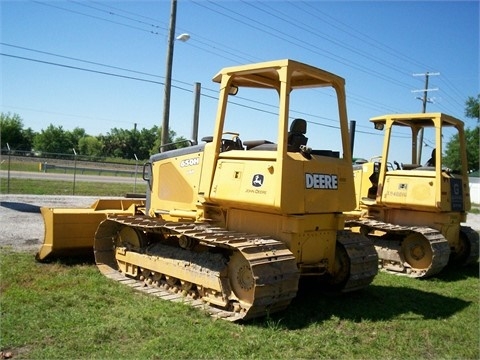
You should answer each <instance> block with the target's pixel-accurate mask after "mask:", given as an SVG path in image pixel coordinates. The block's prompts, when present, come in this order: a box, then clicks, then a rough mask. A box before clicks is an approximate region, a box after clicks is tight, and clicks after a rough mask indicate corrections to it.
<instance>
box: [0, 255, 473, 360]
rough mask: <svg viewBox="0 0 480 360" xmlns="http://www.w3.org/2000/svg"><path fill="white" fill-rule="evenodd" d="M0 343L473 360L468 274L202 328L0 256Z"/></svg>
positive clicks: (115, 353) (194, 317)
mask: <svg viewBox="0 0 480 360" xmlns="http://www.w3.org/2000/svg"><path fill="white" fill-rule="evenodd" d="M1 250H2V251H1V252H0V264H1V268H0V269H1V272H0V274H1V294H0V305H1V313H2V318H1V327H0V333H1V337H0V338H1V340H0V341H1V344H0V348H1V350H2V351H4V352H12V353H13V355H14V359H53V358H55V359H86V358H88V359H183V358H194V359H292V358H326V359H332V358H359V359H370V358H372V359H478V358H479V357H480V353H479V273H478V272H479V271H478V264H476V265H474V266H470V267H466V268H460V269H447V270H445V271H444V272H443V273H442V274H440V275H439V276H438V277H436V278H433V279H427V280H414V279H409V278H405V277H397V276H393V275H388V274H384V273H380V274H379V275H378V276H377V277H376V278H375V280H374V282H373V284H372V285H371V286H369V287H368V288H367V289H365V290H363V291H360V292H357V293H353V294H347V295H343V296H340V297H333V296H325V295H321V294H320V293H319V292H318V291H317V290H316V289H315V288H314V287H312V286H311V285H310V286H308V284H302V287H301V290H300V292H299V295H298V296H297V298H295V299H294V301H293V302H292V304H291V305H290V307H289V308H288V309H287V310H286V311H283V312H281V313H278V314H272V315H271V316H267V317H264V318H260V319H255V320H252V321H249V322H244V323H240V324H238V323H229V322H226V321H222V320H213V319H212V318H210V317H208V316H206V315H205V314H203V313H202V312H201V311H199V310H195V309H193V308H190V307H188V306H186V305H182V304H177V303H171V302H167V301H164V300H159V299H157V298H154V297H153V296H148V295H145V294H141V293H138V292H135V291H134V290H132V289H131V288H129V287H126V286H124V285H121V284H118V283H115V282H113V281H111V280H109V279H107V278H104V277H103V276H102V275H101V274H100V273H99V272H98V271H97V269H96V267H95V265H93V264H91V263H68V262H56V263H50V264H40V263H37V262H35V260H34V257H33V254H27V253H18V252H12V251H9V250H8V249H1Z"/></svg>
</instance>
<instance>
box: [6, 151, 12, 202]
mask: <svg viewBox="0 0 480 360" xmlns="http://www.w3.org/2000/svg"><path fill="white" fill-rule="evenodd" d="M7 149H8V171H7V194H10V158H11V156H12V152H11V151H10V145H8V143H7Z"/></svg>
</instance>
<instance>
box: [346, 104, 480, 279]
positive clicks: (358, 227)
mask: <svg viewBox="0 0 480 360" xmlns="http://www.w3.org/2000/svg"><path fill="white" fill-rule="evenodd" d="M371 122H373V124H374V127H375V129H378V130H383V131H384V132H385V134H384V142H383V152H382V155H381V156H378V157H376V158H373V159H371V160H370V161H367V162H365V163H363V164H358V165H355V166H354V178H355V189H356V199H357V208H356V210H355V211H352V212H349V213H348V214H347V215H348V218H347V227H351V228H352V229H353V230H355V231H358V232H360V233H362V234H365V235H367V236H369V237H370V238H371V239H372V240H373V241H374V244H375V248H376V249H377V252H378V256H379V264H380V267H381V268H382V269H384V270H386V271H388V272H392V273H395V274H400V275H408V276H410V277H428V276H432V275H434V274H437V273H438V272H440V271H441V270H442V269H443V268H444V267H445V266H446V265H447V264H449V263H451V264H453V265H456V266H458V265H459V264H471V263H474V262H476V261H477V260H478V256H479V235H478V233H477V232H475V231H474V230H473V229H471V228H470V227H468V226H465V225H462V223H464V222H465V221H466V218H467V211H468V210H470V189H469V181H468V175H467V171H468V164H467V151H466V148H465V133H464V124H463V122H462V121H461V120H459V119H456V118H454V117H452V116H449V115H447V114H443V113H426V114H425V113H418V114H393V115H385V116H379V117H375V118H372V119H371ZM453 136H455V137H456V138H457V139H458V144H459V146H458V152H457V159H458V168H456V169H448V168H446V167H445V166H444V164H443V158H442V154H443V152H444V151H445V143H446V140H447V139H449V138H450V137H453ZM424 144H428V145H429V150H430V151H428V152H427V153H426V154H424V156H425V155H426V156H425V159H424V161H423V162H420V161H419V158H420V155H421V151H419V149H420V147H423V145H424ZM392 149H397V150H398V149H401V152H400V154H402V155H405V156H407V159H408V160H409V161H410V163H408V164H406V163H398V162H397V161H396V160H395V158H394V157H393V155H392V153H393V151H392ZM398 154H399V153H398V152H397V155H398Z"/></svg>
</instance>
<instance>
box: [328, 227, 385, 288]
mask: <svg viewBox="0 0 480 360" xmlns="http://www.w3.org/2000/svg"><path fill="white" fill-rule="evenodd" d="M358 235H359V234H354V233H352V232H349V231H339V232H338V238H337V240H338V242H340V243H341V244H342V245H343V247H344V248H345V250H346V252H347V254H348V257H349V260H350V274H349V277H348V281H347V282H346V284H345V285H344V287H343V288H342V289H341V291H342V292H351V291H356V290H359V289H362V288H364V287H366V286H367V285H369V284H370V283H371V282H372V281H373V279H374V278H375V276H376V275H377V273H378V255H377V252H376V251H375V247H374V246H373V244H372V241H371V240H370V239H369V238H367V237H366V236H362V237H361V238H360V237H359V236H358Z"/></svg>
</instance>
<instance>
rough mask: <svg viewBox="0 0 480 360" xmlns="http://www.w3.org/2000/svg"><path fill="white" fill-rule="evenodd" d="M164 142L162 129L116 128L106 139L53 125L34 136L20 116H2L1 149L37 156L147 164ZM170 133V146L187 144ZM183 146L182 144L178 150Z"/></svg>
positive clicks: (0, 121)
mask: <svg viewBox="0 0 480 360" xmlns="http://www.w3.org/2000/svg"><path fill="white" fill-rule="evenodd" d="M160 139H161V127H158V126H153V127H152V128H151V129H145V128H144V129H141V130H137V129H136V128H134V129H132V130H128V129H119V128H113V129H111V130H110V131H109V132H108V133H107V134H106V135H103V134H100V135H97V136H92V135H89V134H87V133H86V132H85V129H82V128H80V127H76V128H75V129H73V130H72V131H68V130H65V129H63V127H62V126H54V125H52V124H50V125H49V126H48V127H47V128H46V129H42V130H41V131H40V132H35V131H33V130H32V129H31V128H25V127H24V125H23V119H22V118H21V117H20V116H19V115H18V114H10V113H1V115H0V144H2V148H5V147H6V144H7V143H8V144H9V147H10V149H11V150H17V151H31V152H35V153H54V154H73V149H75V151H76V152H77V153H78V154H81V155H84V156H88V157H94V158H122V159H135V156H136V157H137V158H138V159H141V160H146V159H148V158H149V157H150V155H152V154H155V153H158V152H159V147H160ZM185 140H186V139H185V138H183V137H177V134H176V133H175V131H173V130H170V131H169V136H168V142H169V143H180V142H182V141H185ZM180 146H182V145H181V144H179V145H177V147H180Z"/></svg>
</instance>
